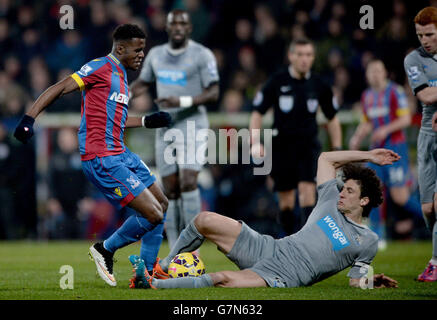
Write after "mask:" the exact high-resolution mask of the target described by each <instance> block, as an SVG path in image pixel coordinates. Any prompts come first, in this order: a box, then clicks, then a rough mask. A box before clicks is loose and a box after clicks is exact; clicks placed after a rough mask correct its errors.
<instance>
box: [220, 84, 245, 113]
mask: <svg viewBox="0 0 437 320" xmlns="http://www.w3.org/2000/svg"><path fill="white" fill-rule="evenodd" d="M244 107H246V108H247V107H248V104H247V101H245V100H244V97H243V94H242V93H241V92H240V91H238V90H235V89H228V90H226V91H225V93H224V94H223V100H222V103H221V107H220V109H221V111H222V112H224V113H226V114H232V113H238V112H241V111H243V108H244Z"/></svg>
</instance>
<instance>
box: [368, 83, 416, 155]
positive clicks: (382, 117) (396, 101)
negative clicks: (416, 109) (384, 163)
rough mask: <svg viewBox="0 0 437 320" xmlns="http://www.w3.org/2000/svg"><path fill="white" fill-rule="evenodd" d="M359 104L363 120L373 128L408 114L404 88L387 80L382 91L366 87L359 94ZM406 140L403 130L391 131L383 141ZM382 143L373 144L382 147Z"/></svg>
mask: <svg viewBox="0 0 437 320" xmlns="http://www.w3.org/2000/svg"><path fill="white" fill-rule="evenodd" d="M361 105H362V110H363V118H362V121H363V122H369V121H370V122H371V123H372V125H373V129H377V128H379V127H381V126H384V125H387V124H389V123H390V122H392V121H394V120H395V119H396V118H398V117H401V116H403V115H405V114H409V113H410V110H409V108H408V100H407V97H406V95H405V92H404V89H403V88H402V87H401V86H399V85H397V84H396V83H393V82H391V81H389V82H388V83H387V86H386V88H385V89H384V90H382V91H376V90H374V89H372V88H368V89H366V90H365V91H364V92H363V94H362V95H361ZM405 141H406V137H405V133H404V131H403V130H398V131H395V132H393V133H391V134H390V135H389V136H388V137H387V139H386V140H385V141H384V143H383V145H385V144H387V143H388V144H397V143H404V142H405ZM383 145H378V146H373V147H382V146H383Z"/></svg>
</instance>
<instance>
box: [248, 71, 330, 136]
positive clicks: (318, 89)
mask: <svg viewBox="0 0 437 320" xmlns="http://www.w3.org/2000/svg"><path fill="white" fill-rule="evenodd" d="M319 105H320V106H321V108H322V111H323V113H324V115H325V117H326V118H327V119H328V120H331V119H332V118H333V117H334V116H335V114H336V113H337V110H338V107H336V106H334V104H333V94H332V90H331V87H330V86H329V85H328V84H326V83H325V82H324V81H323V80H322V79H321V78H320V77H319V76H318V75H315V74H313V73H310V75H309V76H308V77H307V78H304V79H301V80H299V79H295V78H293V77H292V76H291V75H290V72H289V70H288V67H284V68H283V69H281V70H280V71H278V72H276V73H275V74H274V75H272V76H271V77H270V78H269V79H268V80H267V82H266V83H265V84H264V86H263V87H262V89H261V91H259V92H258V93H257V94H256V96H255V98H254V100H253V110H254V111H255V110H256V111H258V112H260V113H261V114H265V113H266V112H267V110H268V109H269V108H270V107H273V108H274V118H273V128H274V129H278V133H279V135H281V136H305V137H310V136H312V137H314V136H316V135H317V132H318V125H317V121H316V113H317V109H318V107H319Z"/></svg>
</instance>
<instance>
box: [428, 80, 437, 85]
mask: <svg viewBox="0 0 437 320" xmlns="http://www.w3.org/2000/svg"><path fill="white" fill-rule="evenodd" d="M428 85H429V86H430V87H437V79H430V80H428Z"/></svg>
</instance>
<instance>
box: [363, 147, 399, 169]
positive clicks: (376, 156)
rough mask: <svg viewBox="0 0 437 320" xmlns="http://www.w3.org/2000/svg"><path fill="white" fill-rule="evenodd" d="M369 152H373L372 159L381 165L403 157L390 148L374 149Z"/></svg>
mask: <svg viewBox="0 0 437 320" xmlns="http://www.w3.org/2000/svg"><path fill="white" fill-rule="evenodd" d="M369 152H370V154H371V159H370V161H371V162H373V163H375V164H379V165H380V166H385V165H388V164H393V162H396V161H398V160H399V159H400V158H401V157H400V155H398V154H397V153H396V152H394V151H392V150H389V149H373V150H371V151H369Z"/></svg>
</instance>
